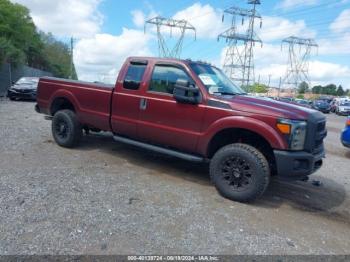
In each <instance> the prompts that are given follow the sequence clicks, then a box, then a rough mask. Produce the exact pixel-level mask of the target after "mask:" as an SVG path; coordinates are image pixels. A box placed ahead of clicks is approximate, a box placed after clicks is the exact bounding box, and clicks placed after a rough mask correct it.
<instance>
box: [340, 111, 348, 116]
mask: <svg viewBox="0 0 350 262" xmlns="http://www.w3.org/2000/svg"><path fill="white" fill-rule="evenodd" d="M338 115H342V116H348V115H350V111H338Z"/></svg>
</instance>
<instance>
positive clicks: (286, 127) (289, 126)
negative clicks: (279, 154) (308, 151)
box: [277, 119, 307, 151]
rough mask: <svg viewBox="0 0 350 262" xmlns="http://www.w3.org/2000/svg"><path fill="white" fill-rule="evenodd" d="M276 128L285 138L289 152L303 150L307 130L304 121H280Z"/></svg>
mask: <svg viewBox="0 0 350 262" xmlns="http://www.w3.org/2000/svg"><path fill="white" fill-rule="evenodd" d="M277 128H278V130H280V132H281V133H282V134H284V135H285V136H286V138H287V141H288V146H289V149H290V150H293V151H298V150H303V149H304V144H305V138H306V130H307V123H306V121H299V120H290V119H280V120H278V122H277Z"/></svg>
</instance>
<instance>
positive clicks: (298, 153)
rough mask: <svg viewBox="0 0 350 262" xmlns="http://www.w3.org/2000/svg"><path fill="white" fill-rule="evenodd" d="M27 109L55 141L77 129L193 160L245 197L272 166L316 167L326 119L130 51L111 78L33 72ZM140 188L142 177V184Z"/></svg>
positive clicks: (288, 170)
mask: <svg viewBox="0 0 350 262" xmlns="http://www.w3.org/2000/svg"><path fill="white" fill-rule="evenodd" d="M36 111H37V112H39V113H42V114H45V115H46V118H51V119H52V134H53V137H54V140H55V141H56V143H57V144H58V145H60V146H62V147H68V148H71V147H74V146H76V145H77V144H78V143H79V141H80V138H81V136H82V130H83V129H85V130H88V129H92V128H93V129H94V130H103V131H109V132H111V133H112V134H113V136H114V140H116V141H118V142H122V143H126V144H130V145H133V146H138V147H141V148H144V149H146V150H152V151H156V152H159V153H163V154H168V155H171V156H174V157H178V158H182V159H185V160H189V161H195V162H209V163H210V171H209V173H210V177H211V179H212V181H213V183H214V185H215V186H216V188H217V189H218V191H219V192H220V193H221V194H222V195H223V196H225V197H227V198H230V199H232V200H236V201H242V202H246V201H251V200H253V199H256V198H257V197H259V196H261V195H262V194H263V192H264V191H265V190H266V188H267V186H268V184H269V181H270V177H271V175H279V176H281V177H284V178H286V179H292V180H300V179H305V178H307V176H308V175H310V174H312V173H314V172H315V171H316V170H318V169H319V168H320V167H321V166H322V160H323V158H324V156H325V151H324V146H323V140H324V138H325V136H326V135H327V130H326V118H325V116H324V115H323V114H321V113H320V112H317V111H314V110H307V109H306V108H302V107H300V106H296V105H293V104H288V103H282V102H277V101H272V100H267V99H261V98H257V97H250V96H247V95H246V94H245V92H244V91H243V90H242V89H241V88H240V87H237V86H235V85H234V84H233V83H232V81H231V80H230V79H229V78H228V77H227V76H225V74H224V73H223V72H222V71H221V70H220V69H218V68H216V67H214V66H212V65H209V64H205V63H202V62H193V61H190V60H177V59H163V58H147V57H133V58H129V59H127V61H126V62H125V63H124V65H123V67H122V68H121V70H120V72H119V75H118V78H117V82H116V84H115V85H114V86H113V85H103V84H94V83H87V82H81V81H72V80H63V79H57V78H41V79H40V82H39V87H38V97H37V105H36ZM145 187H147V185H145Z"/></svg>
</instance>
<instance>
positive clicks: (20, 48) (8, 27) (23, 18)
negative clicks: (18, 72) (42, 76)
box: [0, 0, 43, 66]
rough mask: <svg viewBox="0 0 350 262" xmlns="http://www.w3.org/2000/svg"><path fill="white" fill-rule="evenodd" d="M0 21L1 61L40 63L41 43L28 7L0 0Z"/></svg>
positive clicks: (33, 64)
mask: <svg viewBox="0 0 350 262" xmlns="http://www.w3.org/2000/svg"><path fill="white" fill-rule="evenodd" d="M0 21H1V22H0V36H1V38H2V40H1V49H2V51H1V63H3V62H4V61H10V62H12V63H14V64H20V63H27V64H28V65H30V66H36V65H40V62H41V61H42V59H43V57H42V54H41V52H40V50H41V48H42V45H41V41H40V37H39V34H38V33H37V32H36V27H35V25H34V23H33V20H32V18H31V17H30V15H29V11H28V9H27V8H26V7H24V6H22V5H19V4H13V3H11V2H10V1H8V0H0Z"/></svg>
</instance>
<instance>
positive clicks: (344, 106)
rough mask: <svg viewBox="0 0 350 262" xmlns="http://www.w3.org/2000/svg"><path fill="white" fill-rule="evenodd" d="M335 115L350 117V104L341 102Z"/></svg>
mask: <svg viewBox="0 0 350 262" xmlns="http://www.w3.org/2000/svg"><path fill="white" fill-rule="evenodd" d="M335 113H336V114H337V115H346V116H348V115H350V102H341V103H340V104H339V105H338V106H337V108H336V111H335Z"/></svg>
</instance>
